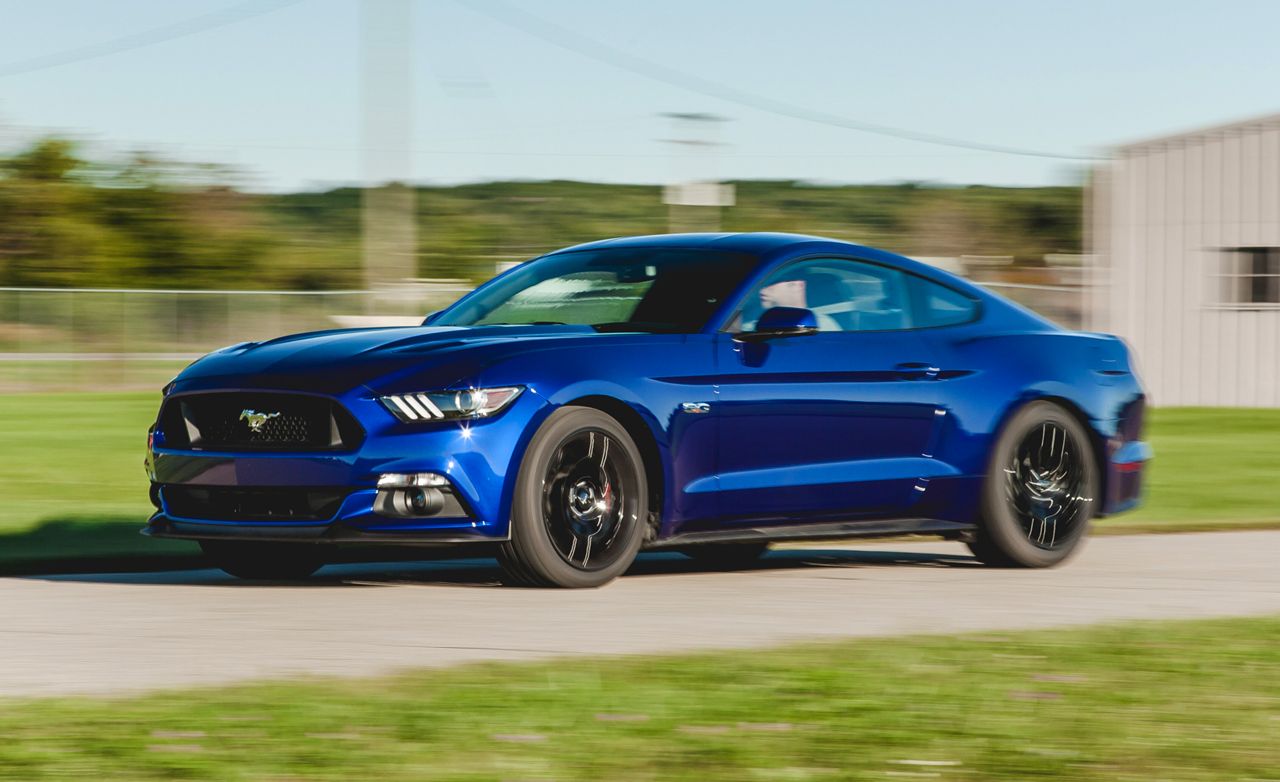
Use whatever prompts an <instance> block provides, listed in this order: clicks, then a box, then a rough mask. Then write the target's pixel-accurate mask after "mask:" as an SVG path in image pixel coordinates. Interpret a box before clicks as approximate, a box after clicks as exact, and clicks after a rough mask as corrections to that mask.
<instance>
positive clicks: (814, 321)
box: [735, 307, 818, 342]
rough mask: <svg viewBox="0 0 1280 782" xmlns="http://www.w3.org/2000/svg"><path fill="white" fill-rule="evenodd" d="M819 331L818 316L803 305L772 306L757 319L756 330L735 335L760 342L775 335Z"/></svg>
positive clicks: (799, 335)
mask: <svg viewBox="0 0 1280 782" xmlns="http://www.w3.org/2000/svg"><path fill="white" fill-rule="evenodd" d="M817 333H818V316H817V315H815V314H814V313H813V310H807V309H805V308H803V307H770V308H769V309H767V310H765V311H764V314H763V315H761V316H760V320H758V321H756V328H755V331H744V332H742V333H741V334H737V335H735V338H736V339H739V340H742V341H744V342H758V341H761V340H766V339H771V338H773V337H803V336H806V335H808V334H817Z"/></svg>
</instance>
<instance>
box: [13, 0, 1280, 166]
mask: <svg viewBox="0 0 1280 782" xmlns="http://www.w3.org/2000/svg"><path fill="white" fill-rule="evenodd" d="M508 1H509V2H510V3H511V4H512V5H518V6H519V7H520V8H523V9H526V10H528V11H529V12H531V13H535V14H537V15H538V16H539V17H541V18H543V19H546V20H550V21H552V22H554V23H556V24H558V25H560V26H562V27H566V28H570V29H572V30H574V31H576V32H577V33H579V34H581V35H583V36H586V37H588V38H590V39H593V40H595V41H598V42H600V43H603V44H605V45H607V46H610V47H612V48H613V49H615V50H619V51H622V52H626V53H630V54H632V55H636V56H640V57H643V58H646V59H648V60H652V61H656V62H659V63H662V64H663V65H665V66H667V67H669V68H675V69H678V70H680V71H683V72H687V73H693V74H697V75H698V76H700V77H702V78H705V79H710V80H713V81H716V82H720V83H724V84H728V85H731V86H733V87H736V88H739V89H744V90H749V91H751V92H753V93H756V94H760V95H764V96H768V97H771V98H776V99H780V100H786V101H788V102H790V103H793V104H798V105H801V106H805V107H809V108H813V109H816V110H821V111H824V112H826V113H829V114H837V115H842V116H846V117H851V118H855V119H860V120H865V121H869V122H874V123H879V124H884V125H892V126H897V127H902V128H908V129H912V130H916V131H922V132H927V133H934V134H939V135H945V136H951V137H958V138H964V139H970V140H974V141H979V142H983V143H988V144H995V145H1006V146H1016V147H1029V148H1034V149H1040V150H1048V151H1054V152H1060V153H1065V154H1084V155H1088V154H1095V153H1098V152H1100V151H1102V150H1105V149H1106V148H1107V147H1108V146H1109V145H1112V144H1115V143H1119V142H1124V141H1129V140H1133V139H1138V138H1142V137H1145V136H1149V135H1157V134H1163V133H1166V132H1171V131H1177V130H1182V129H1186V128H1192V127H1196V126H1200V125H1206V124H1216V123H1219V122H1223V121H1229V120H1234V119H1239V118H1245V117H1249V116H1253V115H1260V114H1266V113H1271V112H1275V111H1280V95H1277V94H1276V92H1275V87H1274V83H1275V77H1276V75H1277V74H1280V47H1277V46H1275V44H1274V39H1275V36H1276V30H1278V29H1280V3H1274V2H1231V1H1229V0H1227V1H1224V0H1218V1H1217V2H1202V1H1201V0H1179V1H1178V2H1168V0H1163V1H1161V2H1156V1H1155V0H1113V2H1090V1H1089V0H1075V1H1074V2H1059V1H1058V0H1033V1H1030V0H1024V1H1022V2H1014V1H1012V0H1007V1H1004V0H1002V1H1000V2H996V1H987V0H980V1H971V2H946V1H944V0H892V1H890V0H788V1H787V2H776V1H775V2H757V1H756V0H736V1H735V2H730V1H729V0H644V1H643V2H639V1H636V2H631V1H630V0H595V1H594V2H591V1H589V0H537V1H536V2H534V1H533V0H508ZM0 2H3V11H2V12H0V72H3V70H4V66H5V65H6V64H10V63H13V62H17V61H22V60H25V59H27V58H31V57H37V56H41V55H46V54H49V53H53V52H59V51H63V50H67V49H71V48H75V47H79V46H84V45H91V44H95V43H98V42H101V41H105V40H110V39H113V38H116V37H118V36H124V35H130V34H133V33H137V32H139V31H142V30H147V29H149V28H153V27H156V26H159V25H164V24H168V23H172V22H178V21H181V20H184V19H189V18H191V17H195V16H199V15H200V14H203V13H207V12H209V11H213V10H216V9H221V8H226V7H228V6H231V5H234V4H235V3H234V0H183V2H172V0H168V1H167V2H166V1H164V0H113V2H110V3H103V2H100V0H44V1H43V2H22V1H21V0H0ZM466 2H471V3H477V4H479V3H483V2H485V0H466ZM359 24H360V13H359V9H358V6H357V3H356V0H301V2H297V3H295V4H293V5H289V6H286V7H283V8H280V9H279V10H275V11H272V12H270V13H267V14H264V15H261V16H258V17H255V18H251V19H248V20H245V21H241V22H238V23H235V24H231V25H227V26H224V27H221V28H218V29H213V30H209V31H206V32H202V33H197V34H193V35H189V36H186V37H182V38H179V39H176V40H172V41H169V42H164V43H158V44H154V45H150V46H145V47H141V48H137V49H134V50H130V51H124V52H120V53H116V54H112V55H110V56H105V57H100V58H97V59H91V60H87V61H83V62H77V63H71V64H67V65H61V66H57V67H50V68H45V69H42V70H38V71H33V72H28V73H17V74H11V75H0V145H3V146H4V147H6V148H13V147H14V146H15V145H17V144H20V143H22V142H23V141H24V140H26V139H29V138H30V137H31V136H32V135H33V134H38V133H41V132H61V133H64V134H71V135H74V136H75V137H77V138H81V139H85V140H86V141H87V142H88V143H89V144H90V148H91V149H93V150H94V151H95V153H100V154H111V153H113V152H120V151H124V150H129V149H134V148H144V149H149V150H153V151H157V152H159V153H161V154H163V155H166V156H169V157H173V158H176V159H180V160H185V161H194V162H218V163H224V164H227V165H230V166H233V167H234V168H236V169H237V170H238V171H239V172H240V181H241V183H242V184H243V185H244V186H247V187H251V188H254V189H262V190H280V189H288V188H322V187H328V186H332V185H337V184H344V183H351V182H359V181H362V179H363V178H364V176H365V174H366V169H365V168H364V166H363V165H362V159H363V158H362V154H361V145H362V144H363V143H364V141H363V140H362V138H361V132H360V131H361V119H360V116H361V115H360V109H361V86H360V85H361V80H360V56H359V52H360V26H359ZM412 40H413V44H414V72H413V91H412V94H413V104H414V105H413V117H414V121H413V135H412V139H413V141H412V144H413V154H412V157H411V165H410V170H408V171H405V172H404V178H407V179H412V180H414V181H422V182H436V183H447V182H460V181H477V180H488V179H499V178H502V179H506V178H522V179H531V178H551V177H558V178H574V179H585V180H596V181H616V182H648V183H652V182H663V181H666V180H667V179H669V178H670V177H671V176H672V172H673V164H672V161H671V152H670V146H669V145H667V144H665V143H664V142H663V139H668V138H670V137H671V136H672V128H671V126H670V123H669V122H668V121H666V120H663V119H662V118H660V117H659V116H658V115H659V114H660V113H662V112H672V111H698V112H712V113H715V114H718V115H721V116H724V117H727V118H728V119H729V121H728V122H727V123H725V124H724V126H723V127H722V128H721V129H720V131H719V136H720V140H721V141H722V142H723V145H722V146H721V147H720V148H719V152H718V153H717V157H716V167H717V170H718V172H719V174H720V175H721V176H723V177H726V178H802V179H812V180H821V181H830V182H881V181H901V180H927V181H938V182H952V183H971V182H981V183H992V184H1014V185H1023V184H1046V183H1067V182H1074V181H1079V179H1080V178H1081V176H1082V174H1081V171H1082V169H1081V165H1082V164H1076V163H1072V162H1070V161H1064V160H1056V159H1041V158H1033V157H1019V156H1010V155H999V154H991V153H984V152H974V151H971V150H964V149H951V148H947V147H941V146H934V145H928V144H922V143H916V142H908V141H903V140H896V139H889V138H882V137H877V136H873V135H868V134H865V133H859V132H853V131H850V130H845V129H841V128H834V127H828V126H823V125H818V124H813V123H809V122H804V121H799V120H795V119H791V118H787V117H781V116H775V115H773V114H770V113H767V112H764V111H761V110H758V109H755V108H748V107H744V106H740V105H735V104H734V103H731V102H728V101H724V100H719V99H715V98H709V97H705V96H702V95H699V94H696V93H694V92H691V91H688V90H684V89H681V88H678V87H674V86H672V85H669V84H665V83H661V82H658V81H654V80H651V79H649V78H646V77H644V76H640V75H636V74H633V73H629V72H626V71H623V70H620V69H618V68H616V67H614V66H611V65H608V64H603V63H600V62H597V61H593V60H591V59H588V58H586V57H584V56H582V55H580V54H577V53H574V52H571V51H566V50H564V49H561V48H558V47H556V46H554V45H552V44H549V43H547V42H545V41H543V40H539V39H537V38H535V37H533V36H531V35H529V34H528V33H526V32H523V31H521V30H519V29H515V28H513V27H511V26H508V25H505V24H503V23H502V22H500V21H497V20H495V19H494V18H492V17H491V16H489V15H486V14H482V13H477V12H476V11H474V10H472V9H470V8H468V7H467V6H466V5H465V4H464V3H463V2H460V0H417V2H416V4H415V8H414V19H413V26H412ZM675 170H676V171H679V170H680V169H678V168H677V169H675Z"/></svg>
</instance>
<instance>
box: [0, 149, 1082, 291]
mask: <svg viewBox="0 0 1280 782" xmlns="http://www.w3.org/2000/svg"><path fill="white" fill-rule="evenodd" d="M229 181H231V177H230V176H226V177H221V179H220V172H219V171H218V170H217V169H216V168H210V167H201V166H186V167H175V166H174V165H173V164H172V163H165V162H161V161H157V160H155V159H150V158H147V157H145V156H138V157H135V158H133V159H131V160H128V161H125V162H117V163H104V162H95V161H89V160H85V159H83V158H82V157H81V156H79V154H78V152H77V149H76V147H75V145H74V144H72V143H70V142H67V141H64V140H60V139H45V140H42V141H39V142H37V143H35V144H33V145H32V146H31V147H30V148H28V149H26V150H24V151H22V152H21V153H18V154H15V155H13V156H11V157H8V158H4V159H0V285H4V286H14V285H22V286H39V287H47V286H77V287H142V288H159V287H179V288H258V289H264V288H278V289H307V290H311V289H332V288H351V287H359V286H360V284H361V281H362V274H361V269H360V241H359V239H360V196H361V193H360V191H359V189H357V188H338V189H334V190H329V191H325V192H315V193H290V194H283V195H261V194H252V193H245V192H241V191H239V190H236V189H235V188H233V187H231V186H229V185H227V184H225V182H229ZM735 184H736V187H737V206H735V207H732V208H728V209H724V210H723V211H722V214H721V218H720V224H721V226H722V227H723V229H724V230H730V231H795V232H799V233H815V234H821V235H826V236H833V237H836V238H842V239H848V240H851V241H856V242H861V243H864V244H872V245H877V246H881V247H886V248H889V249H893V250H897V251H899V252H904V253H907V254H911V255H941V256H956V255H1006V256H1013V257H1014V258H1016V259H1018V260H1019V261H1021V262H1023V263H1029V264H1034V263H1037V262H1038V261H1039V259H1041V258H1042V257H1043V256H1044V255H1045V254H1047V253H1059V252H1066V253H1072V252H1079V251H1080V215H1081V191H1080V189H1079V188H1074V187H1043V188H999V187H985V186H971V187H939V186H930V185H926V184H914V183H911V184H901V185H844V186H826V185H817V184H811V183H804V182H792V181H747V182H737V183H735ZM417 212H418V273H419V275H420V276H424V277H466V278H471V279H474V280H481V279H485V278H487V277H488V276H490V275H491V274H492V273H493V270H494V267H495V264H496V263H497V262H499V261H502V260H514V259H520V258H527V257H530V256H533V255H536V254H538V253H539V252H542V251H545V250H548V249H552V248H555V247H560V246H563V245H568V244H575V243H578V242H584V241H590V240H593V239H600V238H604V237H609V236H617V235H625V234H639V233H661V232H664V231H666V230H668V227H669V225H670V224H671V222H670V221H671V219H672V215H671V214H670V212H669V210H668V207H667V206H665V205H663V204H662V203H661V191H660V188H658V187H653V186H641V185H605V184H592V183H584V182H570V181H550V182H491V183H485V184H476V185H459V186H452V187H419V188H418V198H417ZM676 217H677V219H681V218H680V216H679V215H677V216H676Z"/></svg>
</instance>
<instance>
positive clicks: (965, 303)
mask: <svg viewBox="0 0 1280 782" xmlns="http://www.w3.org/2000/svg"><path fill="white" fill-rule="evenodd" d="M910 286H911V295H912V299H913V300H914V301H913V304H914V309H915V318H914V325H915V327H916V328H918V329H927V328H932V327H934V326H955V325H958V324H960V323H968V322H969V321H971V320H973V319H975V318H977V317H978V303H977V302H976V301H974V300H973V299H971V298H969V297H968V296H966V295H964V294H963V293H960V292H959V291H955V290H952V289H951V288H948V287H947V286H945V285H939V284H938V283H936V282H931V281H929V280H926V279H924V278H922V277H912V278H911V282H910Z"/></svg>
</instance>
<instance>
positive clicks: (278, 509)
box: [160, 486, 345, 521]
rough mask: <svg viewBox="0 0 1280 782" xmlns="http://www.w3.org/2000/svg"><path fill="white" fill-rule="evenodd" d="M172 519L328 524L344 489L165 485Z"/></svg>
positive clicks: (166, 502) (164, 490)
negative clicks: (319, 522) (325, 522)
mask: <svg viewBox="0 0 1280 782" xmlns="http://www.w3.org/2000/svg"><path fill="white" fill-rule="evenodd" d="M160 493H161V495H162V496H163V498H164V504H165V507H166V510H167V511H168V512H169V514H170V515H172V516H178V517H180V518H187V519H207V520H211V521H328V520H329V519H331V518H333V516H334V514H335V513H337V512H338V508H339V506H341V505H342V500H343V497H344V496H345V492H344V491H343V490H341V489H295V488H287V489H268V488H253V489H243V488H231V487H219V486H209V487H204V486H201V487H196V486H164V487H162V488H161V490H160Z"/></svg>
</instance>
